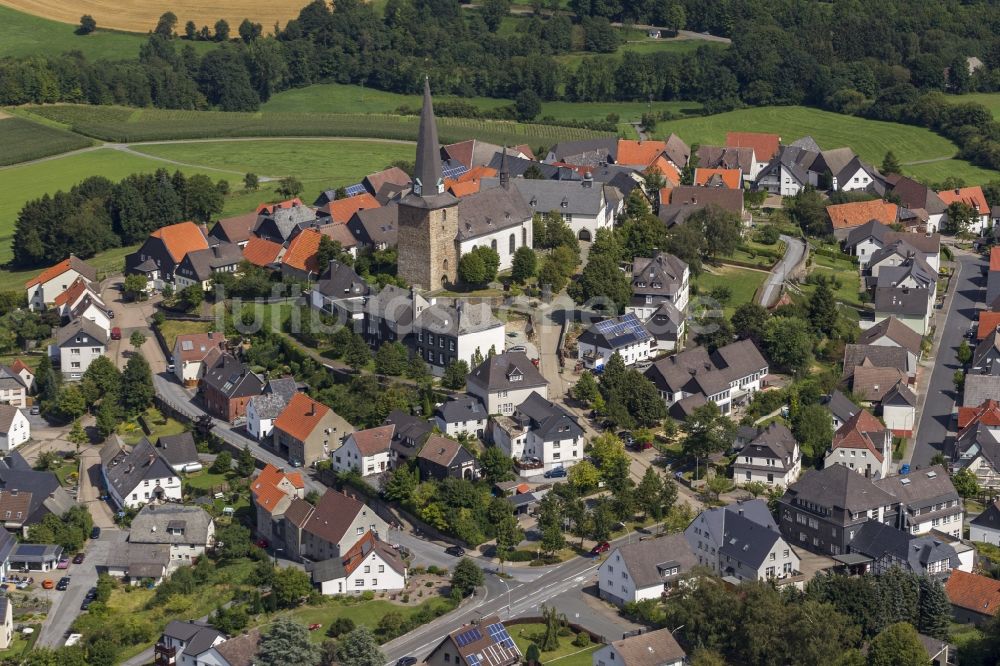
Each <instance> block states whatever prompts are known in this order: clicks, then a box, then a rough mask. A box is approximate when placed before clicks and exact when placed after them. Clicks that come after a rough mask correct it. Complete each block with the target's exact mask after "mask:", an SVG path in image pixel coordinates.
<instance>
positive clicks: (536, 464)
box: [514, 458, 545, 470]
mask: <svg viewBox="0 0 1000 666" xmlns="http://www.w3.org/2000/svg"><path fill="white" fill-rule="evenodd" d="M544 466H545V464H544V463H543V462H542V461H541V460H539V459H538V458H521V459H520V460H515V461H514V467H516V468H517V469H519V470H521V469H541V468H542V467H544Z"/></svg>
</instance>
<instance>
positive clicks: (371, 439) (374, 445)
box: [351, 424, 396, 457]
mask: <svg viewBox="0 0 1000 666" xmlns="http://www.w3.org/2000/svg"><path fill="white" fill-rule="evenodd" d="M395 430H396V426H395V425H392V424H389V425H384V426H378V427H377V428H368V429H367V430H357V431H355V432H353V433H351V438H352V439H353V440H354V444H355V445H356V446H357V447H358V450H359V451H360V452H361V455H362V456H366V457H367V456H373V455H376V454H378V453H385V452H386V451H388V450H389V445H390V444H391V443H392V433H393V432H395Z"/></svg>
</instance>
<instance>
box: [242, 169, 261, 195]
mask: <svg viewBox="0 0 1000 666" xmlns="http://www.w3.org/2000/svg"><path fill="white" fill-rule="evenodd" d="M259 187H260V178H258V177H257V174H255V173H248V174H245V175H244V176H243V189H245V190H246V191H247V192H256V191H257V189H258V188H259Z"/></svg>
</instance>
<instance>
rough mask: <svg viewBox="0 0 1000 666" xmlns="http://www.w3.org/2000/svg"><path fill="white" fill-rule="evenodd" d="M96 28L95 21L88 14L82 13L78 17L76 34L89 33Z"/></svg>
mask: <svg viewBox="0 0 1000 666" xmlns="http://www.w3.org/2000/svg"><path fill="white" fill-rule="evenodd" d="M95 30H97V21H95V20H94V17H93V16H91V15H90V14H84V15H83V16H81V17H80V27H79V28H77V29H76V34H78V35H89V34H90V33H92V32H94V31H95Z"/></svg>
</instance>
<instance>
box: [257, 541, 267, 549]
mask: <svg viewBox="0 0 1000 666" xmlns="http://www.w3.org/2000/svg"><path fill="white" fill-rule="evenodd" d="M254 544H255V545H256V546H257V547H258V548H267V546H268V543H267V539H257V540H256V541H254Z"/></svg>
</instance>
